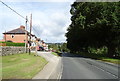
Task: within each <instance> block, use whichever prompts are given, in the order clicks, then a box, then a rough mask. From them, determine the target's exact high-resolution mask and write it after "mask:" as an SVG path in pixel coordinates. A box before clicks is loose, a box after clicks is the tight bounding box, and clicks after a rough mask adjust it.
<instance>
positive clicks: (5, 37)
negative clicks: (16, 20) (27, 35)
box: [5, 30, 6, 42]
mask: <svg viewBox="0 0 120 81" xmlns="http://www.w3.org/2000/svg"><path fill="white" fill-rule="evenodd" d="M5 42H6V30H5Z"/></svg>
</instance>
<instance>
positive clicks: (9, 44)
mask: <svg viewBox="0 0 120 81" xmlns="http://www.w3.org/2000/svg"><path fill="white" fill-rule="evenodd" d="M0 43H6V46H25V43H13V42H0Z"/></svg>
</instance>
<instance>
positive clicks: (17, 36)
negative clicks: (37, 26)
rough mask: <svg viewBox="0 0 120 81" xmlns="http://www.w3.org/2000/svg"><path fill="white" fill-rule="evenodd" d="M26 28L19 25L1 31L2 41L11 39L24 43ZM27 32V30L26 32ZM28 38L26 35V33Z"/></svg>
mask: <svg viewBox="0 0 120 81" xmlns="http://www.w3.org/2000/svg"><path fill="white" fill-rule="evenodd" d="M25 33H26V30H25V26H20V27H19V28H17V29H14V30H11V31H8V32H5V33H3V34H4V38H3V41H11V42H15V43H25V40H26V34H25ZM27 33H28V32H27ZM27 38H28V35H27Z"/></svg>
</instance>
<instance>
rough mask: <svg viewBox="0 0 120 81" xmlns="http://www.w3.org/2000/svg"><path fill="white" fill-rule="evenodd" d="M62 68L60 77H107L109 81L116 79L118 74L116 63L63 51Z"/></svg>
mask: <svg viewBox="0 0 120 81" xmlns="http://www.w3.org/2000/svg"><path fill="white" fill-rule="evenodd" d="M119 68H120V67H119ZM62 69H63V71H62V75H61V79H104V80H107V79H109V81H110V80H112V79H114V80H117V81H118V76H119V74H120V73H119V72H120V71H119V69H118V65H117V64H110V63H106V62H102V61H97V60H94V59H90V58H84V57H81V56H77V55H74V54H70V53H63V55H62ZM102 81H103V80H102Z"/></svg>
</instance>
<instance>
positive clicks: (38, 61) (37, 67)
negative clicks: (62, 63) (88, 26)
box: [2, 53, 47, 79]
mask: <svg viewBox="0 0 120 81" xmlns="http://www.w3.org/2000/svg"><path fill="white" fill-rule="evenodd" d="M46 64H47V61H46V60H45V59H44V58H42V57H40V56H34V54H33V53H32V54H30V55H29V54H27V53H25V54H16V55H10V56H2V78H3V79H31V78H33V77H34V76H35V75H36V74H37V73H38V72H39V71H41V70H42V69H43V67H44V66H45V65H46Z"/></svg>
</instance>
